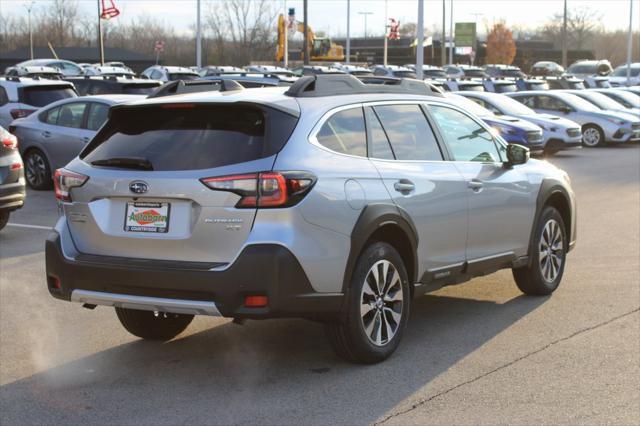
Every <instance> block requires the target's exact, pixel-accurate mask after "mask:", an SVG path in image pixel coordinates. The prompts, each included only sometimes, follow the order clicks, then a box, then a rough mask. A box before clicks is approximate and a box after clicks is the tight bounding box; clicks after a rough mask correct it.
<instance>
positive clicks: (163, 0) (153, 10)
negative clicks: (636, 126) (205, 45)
mask: <svg viewBox="0 0 640 426" xmlns="http://www.w3.org/2000/svg"><path fill="white" fill-rule="evenodd" d="M50 1H51V0H36V1H35V7H36V9H37V8H42V7H45V5H46V4H47V3H49V2H50ZM106 1H107V3H109V0H106ZM114 1H115V3H116V6H117V7H118V8H119V9H120V10H121V12H122V14H121V15H120V16H119V17H118V18H116V19H124V20H128V19H130V18H131V17H135V16H140V15H143V14H147V15H150V16H153V17H155V18H159V19H161V20H164V21H165V22H166V23H169V24H171V25H172V26H174V28H176V29H177V30H179V31H180V32H181V33H190V32H191V29H190V28H192V26H193V24H194V22H195V16H196V1H195V0H114ZM216 1H223V0H202V4H203V6H202V7H203V9H207V7H208V4H209V3H213V2H216ZM633 1H634V5H633V6H634V14H633V15H634V23H633V26H634V28H635V29H638V27H639V19H638V17H640V0H633ZM629 2H630V0H568V7H569V9H571V8H579V7H585V6H586V7H589V8H591V9H593V10H595V11H597V12H598V13H600V14H601V16H602V19H601V23H602V25H603V26H604V27H605V28H607V29H627V28H628V25H629ZM27 3H29V1H28V0H0V13H2V14H3V15H6V14H12V15H24V16H26V10H25V8H24V6H23V5H24V4H27ZM424 3H425V27H426V28H427V29H432V28H433V27H434V26H438V27H440V26H441V25H442V24H441V22H442V0H425V1H424ZM446 3H447V27H448V25H449V21H448V20H449V7H450V0H446ZM79 4H80V7H81V10H82V11H83V12H84V13H87V14H89V13H95V12H94V11H95V8H96V0H79ZM284 4H285V1H283V0H277V1H276V5H277V6H278V7H279V8H280V9H282V10H284ZM417 4H418V3H417V0H388V16H389V17H393V18H396V19H399V20H400V22H401V24H402V23H406V22H416V21H417ZM286 5H287V7H295V9H296V18H297V19H298V20H302V0H287V1H286ZM562 8H563V0H453V18H454V22H473V21H476V22H477V23H478V29H479V31H483V29H484V26H485V24H486V23H488V24H491V23H492V22H494V21H497V20H500V19H504V20H505V21H506V22H507V24H509V25H517V26H520V27H531V28H535V27H537V26H538V25H541V24H543V23H544V22H545V21H547V20H548V18H549V17H550V16H552V15H553V14H554V13H560V12H562ZM360 12H370V13H371V14H370V15H367V18H366V19H367V32H368V33H369V35H374V34H382V32H383V29H384V22H385V21H384V16H385V0H351V34H352V37H358V36H362V35H363V34H364V26H365V15H362V14H360ZM203 13H204V12H203ZM309 25H310V26H311V27H312V28H313V29H314V30H315V31H318V30H322V31H325V32H327V33H328V35H330V36H337V35H345V34H346V30H347V0H309Z"/></svg>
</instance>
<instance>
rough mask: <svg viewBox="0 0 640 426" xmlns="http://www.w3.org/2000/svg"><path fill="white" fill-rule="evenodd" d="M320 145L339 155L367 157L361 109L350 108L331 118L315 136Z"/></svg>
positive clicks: (365, 134) (365, 135)
mask: <svg viewBox="0 0 640 426" xmlns="http://www.w3.org/2000/svg"><path fill="white" fill-rule="evenodd" d="M316 138H317V139H318V142H319V143H320V145H322V146H324V147H327V148H329V149H330V150H332V151H335V152H339V153H341V154H349V155H357V156H359V157H366V156H367V133H366V131H365V127H364V117H363V115H362V108H351V109H345V110H343V111H340V112H337V113H335V114H334V115H332V116H331V118H329V119H328V120H327V121H326V122H325V123H324V124H323V125H322V128H321V129H320V131H319V132H318V134H317V135H316Z"/></svg>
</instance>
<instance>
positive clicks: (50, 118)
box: [44, 107, 60, 126]
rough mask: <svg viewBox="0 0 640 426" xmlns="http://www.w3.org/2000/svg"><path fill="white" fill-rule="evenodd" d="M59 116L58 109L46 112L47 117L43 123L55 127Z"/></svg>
mask: <svg viewBox="0 0 640 426" xmlns="http://www.w3.org/2000/svg"><path fill="white" fill-rule="evenodd" d="M59 115H60V107H57V108H53V109H50V110H49V112H47V115H46V118H45V120H44V121H45V122H46V123H47V124H51V125H54V126H55V125H56V124H58V116H59Z"/></svg>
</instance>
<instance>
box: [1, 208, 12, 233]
mask: <svg viewBox="0 0 640 426" xmlns="http://www.w3.org/2000/svg"><path fill="white" fill-rule="evenodd" d="M9 214H10V213H9V210H0V231H2V230H3V229H4V227H5V226H7V223H9Z"/></svg>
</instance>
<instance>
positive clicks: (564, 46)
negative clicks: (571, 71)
mask: <svg viewBox="0 0 640 426" xmlns="http://www.w3.org/2000/svg"><path fill="white" fill-rule="evenodd" d="M562 66H563V67H564V68H567V0H564V16H563V18H562Z"/></svg>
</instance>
